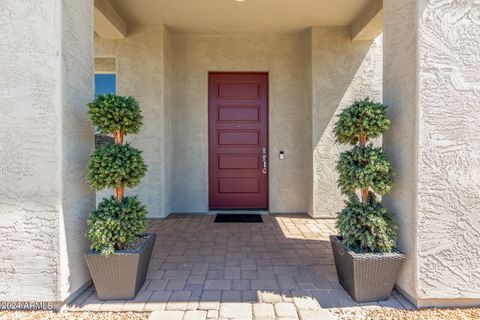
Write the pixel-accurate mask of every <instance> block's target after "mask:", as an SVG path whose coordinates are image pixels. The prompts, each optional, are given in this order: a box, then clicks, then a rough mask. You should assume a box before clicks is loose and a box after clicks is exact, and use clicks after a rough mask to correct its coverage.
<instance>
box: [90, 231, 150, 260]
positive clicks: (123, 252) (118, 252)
mask: <svg viewBox="0 0 480 320" xmlns="http://www.w3.org/2000/svg"><path fill="white" fill-rule="evenodd" d="M140 236H145V241H143V243H142V245H141V246H140V247H138V248H137V249H135V250H132V249H129V250H115V252H114V253H112V255H133V254H139V253H141V252H142V251H143V250H144V249H145V246H146V245H147V243H148V241H149V240H150V239H152V238H153V239H154V238H156V237H157V235H156V234H155V233H144V234H141V235H140ZM85 254H86V255H97V256H99V255H101V253H100V251H95V250H88V251H87V252H86V253H85Z"/></svg>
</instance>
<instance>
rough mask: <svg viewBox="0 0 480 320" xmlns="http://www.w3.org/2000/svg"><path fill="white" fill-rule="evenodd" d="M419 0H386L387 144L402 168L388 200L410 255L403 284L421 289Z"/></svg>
mask: <svg viewBox="0 0 480 320" xmlns="http://www.w3.org/2000/svg"><path fill="white" fill-rule="evenodd" d="M415 2H416V0H408V1H404V2H399V1H397V0H386V1H385V2H384V14H385V25H384V30H383V37H384V74H383V86H384V102H385V104H387V105H388V106H389V108H388V109H387V111H388V117H389V118H390V119H391V121H392V127H391V129H390V130H389V131H387V132H386V133H385V134H384V136H383V142H384V150H385V152H386V153H387V154H388V158H389V160H390V161H391V162H392V165H393V167H394V169H395V171H396V172H397V175H396V176H395V185H394V188H393V191H392V192H391V193H390V194H388V195H387V196H385V197H384V203H385V204H386V205H387V206H388V208H389V209H390V211H391V212H392V213H394V214H395V216H396V220H397V222H398V224H399V230H398V240H397V247H398V249H399V250H400V251H402V252H404V253H405V254H406V256H407V258H406V261H405V263H404V265H403V268H402V270H401V272H400V276H399V279H398V281H397V285H398V286H399V287H400V288H402V289H403V290H404V291H405V292H407V293H408V294H410V295H412V296H413V295H414V292H415V291H416V281H415V275H416V258H417V256H416V254H415V252H416V249H415V245H416V240H415V239H416V234H417V226H416V221H417V216H416V209H415V207H416V192H417V189H416V185H415V181H416V177H417V174H416V135H417V133H416V109H417V107H416V81H415V78H416V68H417V63H416V29H415V25H416V24H415V17H416V6H415Z"/></svg>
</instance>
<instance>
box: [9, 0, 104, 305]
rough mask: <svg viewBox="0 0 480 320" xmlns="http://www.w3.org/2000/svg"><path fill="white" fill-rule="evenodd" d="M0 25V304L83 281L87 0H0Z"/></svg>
mask: <svg viewBox="0 0 480 320" xmlns="http://www.w3.org/2000/svg"><path fill="white" fill-rule="evenodd" d="M0 30H1V32H0V105H2V114H3V118H2V124H1V126H0V138H1V139H0V215H1V216H0V235H1V239H2V245H1V246H0V256H1V259H0V300H1V301H45V302H47V301H48V302H56V303H59V302H62V301H65V299H67V298H68V297H69V296H71V295H72V294H74V293H75V292H77V291H78V290H79V289H80V288H81V287H82V286H84V285H85V284H86V283H88V281H89V279H90V276H89V273H88V270H87V269H86V266H85V264H84V261H83V257H82V254H83V252H84V251H85V250H86V249H87V247H88V245H87V241H86V240H85V236H84V235H85V225H86V222H85V220H86V217H87V214H88V212H89V211H90V210H92V209H93V207H94V202H95V198H94V193H93V192H92V190H91V189H90V188H89V187H88V186H87V185H86V183H85V182H84V181H85V179H84V177H85V173H86V165H87V161H88V157H89V154H90V153H91V151H92V150H93V137H92V130H91V128H90V126H89V124H88V119H87V114H86V110H85V104H86V103H87V102H88V101H89V100H91V98H92V96H93V90H92V88H93V46H92V42H93V3H92V0H78V1H67V0H36V1H18V0H3V1H1V2H0Z"/></svg>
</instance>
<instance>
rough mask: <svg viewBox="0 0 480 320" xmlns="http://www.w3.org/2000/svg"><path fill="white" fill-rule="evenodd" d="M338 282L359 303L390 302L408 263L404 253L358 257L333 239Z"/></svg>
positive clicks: (335, 237) (362, 255)
mask: <svg viewBox="0 0 480 320" xmlns="http://www.w3.org/2000/svg"><path fill="white" fill-rule="evenodd" d="M330 243H331V245H332V251H333V257H334V259H335V268H336V269H337V275H338V280H339V282H340V284H341V285H342V286H343V288H344V289H345V290H346V291H347V292H348V294H350V296H351V297H352V298H353V299H354V300H355V301H356V302H358V303H362V302H371V301H381V300H388V298H389V297H390V294H391V293H392V290H393V286H394V285H395V282H396V281H397V276H398V272H399V271H400V267H401V266H402V264H403V261H404V260H405V255H404V254H403V253H400V252H395V253H388V254H372V253H369V254H357V253H355V252H352V251H351V250H348V249H346V248H345V247H344V246H343V244H342V243H341V242H340V239H339V237H337V236H330Z"/></svg>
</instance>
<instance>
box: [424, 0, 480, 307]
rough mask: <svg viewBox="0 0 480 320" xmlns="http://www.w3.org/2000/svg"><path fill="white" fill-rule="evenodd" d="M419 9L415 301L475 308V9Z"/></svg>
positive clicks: (453, 5)
mask: <svg viewBox="0 0 480 320" xmlns="http://www.w3.org/2000/svg"><path fill="white" fill-rule="evenodd" d="M417 10H418V14H419V17H418V18H419V20H418V22H419V30H418V71H419V74H418V119H419V123H418V159H417V161H418V169H417V170H418V173H419V176H418V204H417V209H418V216H417V219H418V235H417V237H418V245H417V249H418V269H417V271H418V295H419V298H421V299H429V298H437V299H438V298H476V299H479V301H480V272H479V270H480V246H479V243H480V212H479V210H480V136H479V134H478V133H479V123H480V3H479V2H478V1H466V0H463V1H447V0H440V1H425V0H421V1H419V4H418V8H417ZM466 257H467V259H466Z"/></svg>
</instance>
